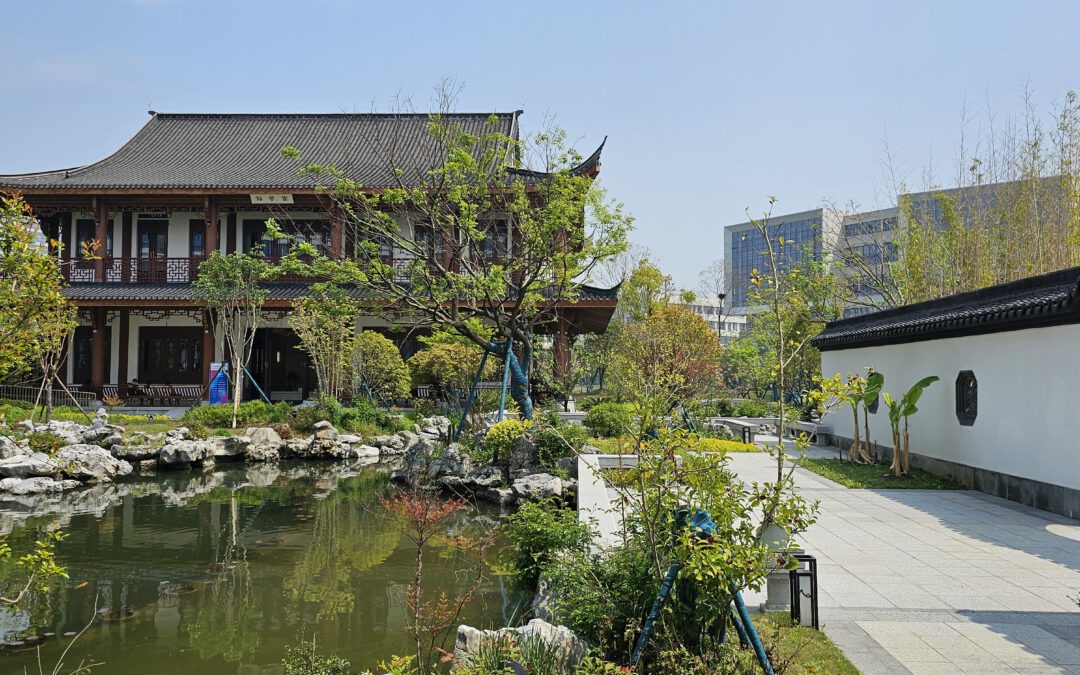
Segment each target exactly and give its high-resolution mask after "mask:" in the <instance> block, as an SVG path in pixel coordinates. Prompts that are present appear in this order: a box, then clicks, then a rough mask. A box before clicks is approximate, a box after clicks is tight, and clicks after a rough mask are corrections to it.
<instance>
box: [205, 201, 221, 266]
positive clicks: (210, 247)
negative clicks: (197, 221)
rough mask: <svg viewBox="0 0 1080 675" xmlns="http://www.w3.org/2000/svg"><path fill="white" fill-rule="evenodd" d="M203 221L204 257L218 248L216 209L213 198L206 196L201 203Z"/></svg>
mask: <svg viewBox="0 0 1080 675" xmlns="http://www.w3.org/2000/svg"><path fill="white" fill-rule="evenodd" d="M203 220H204V221H205V222H206V256H207V257H210V253H211V252H212V251H216V250H217V247H218V208H217V202H216V201H215V200H214V198H213V197H211V196H209V195H207V196H206V198H205V200H204V201H203Z"/></svg>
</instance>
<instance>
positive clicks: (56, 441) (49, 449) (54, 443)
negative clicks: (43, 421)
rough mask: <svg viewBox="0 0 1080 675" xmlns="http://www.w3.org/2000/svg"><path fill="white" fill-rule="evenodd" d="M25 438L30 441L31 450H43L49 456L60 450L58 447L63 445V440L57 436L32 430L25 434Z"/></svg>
mask: <svg viewBox="0 0 1080 675" xmlns="http://www.w3.org/2000/svg"><path fill="white" fill-rule="evenodd" d="M26 439H27V440H28V441H29V442H30V449H31V450H33V451H34V452H44V453H45V454H46V455H48V456H50V457H52V456H53V455H55V454H56V453H58V452H60V448H62V447H64V442H63V440H61V438H60V437H59V436H54V435H52V434H47V433H44V432H34V433H32V434H30V435H29V436H27V437H26Z"/></svg>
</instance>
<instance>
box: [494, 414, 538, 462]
mask: <svg viewBox="0 0 1080 675" xmlns="http://www.w3.org/2000/svg"><path fill="white" fill-rule="evenodd" d="M530 426H531V424H530V422H529V421H528V420H526V421H524V422H522V421H521V420H515V419H510V420H503V421H502V422H496V423H495V424H493V425H492V426H491V428H490V429H488V430H487V435H485V436H484V447H485V449H486V450H487V451H488V452H490V453H491V455H492V457H505V456H506V455H508V454H509V453H510V451H511V450H512V449H513V448H514V445H516V444H517V442H518V439H520V438H521V437H522V436H524V435H525V432H526V431H528V430H529V427H530Z"/></svg>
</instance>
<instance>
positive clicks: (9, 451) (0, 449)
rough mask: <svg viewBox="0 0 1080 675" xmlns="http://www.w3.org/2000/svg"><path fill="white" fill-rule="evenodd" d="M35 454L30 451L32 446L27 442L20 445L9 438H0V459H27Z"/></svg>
mask: <svg viewBox="0 0 1080 675" xmlns="http://www.w3.org/2000/svg"><path fill="white" fill-rule="evenodd" d="M31 454H33V451H32V450H30V444H29V443H27V442H25V441H24V442H22V443H20V442H19V441H16V440H14V439H11V438H8V437H7V436H0V459H11V458H12V457H25V456H28V455H31Z"/></svg>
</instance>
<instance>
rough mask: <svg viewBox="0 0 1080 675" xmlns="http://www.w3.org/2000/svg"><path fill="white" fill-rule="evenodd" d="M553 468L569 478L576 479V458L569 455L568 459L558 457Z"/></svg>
mask: <svg viewBox="0 0 1080 675" xmlns="http://www.w3.org/2000/svg"><path fill="white" fill-rule="evenodd" d="M555 466H557V467H559V468H560V469H562V470H563V471H565V472H566V473H567V474H568V475H569V476H570V477H571V478H577V477H578V475H577V468H578V458H577V457H576V456H573V455H571V456H570V457H560V458H559V459H558V460H556V462H555Z"/></svg>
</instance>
